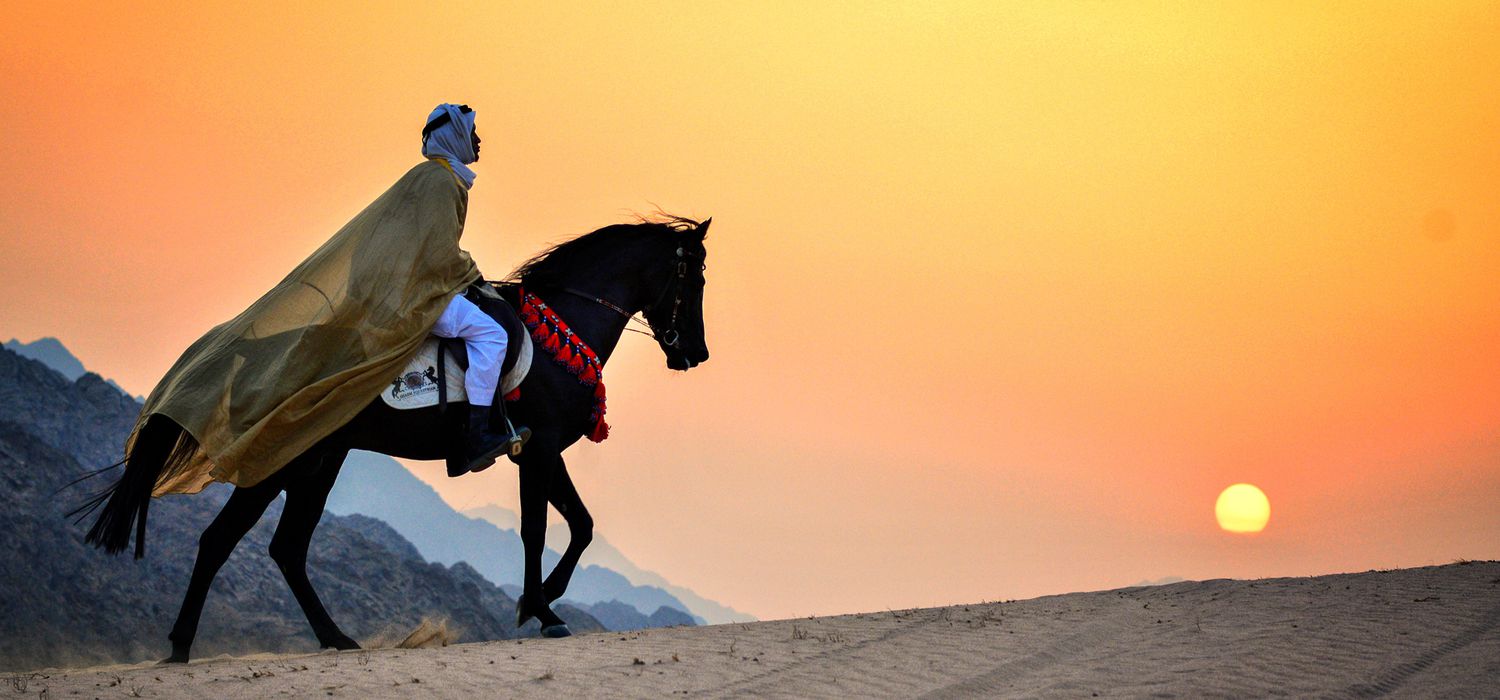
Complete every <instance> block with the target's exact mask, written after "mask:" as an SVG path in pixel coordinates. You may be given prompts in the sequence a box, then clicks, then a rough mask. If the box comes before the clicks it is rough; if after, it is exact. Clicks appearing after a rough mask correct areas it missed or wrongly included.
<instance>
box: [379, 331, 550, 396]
mask: <svg viewBox="0 0 1500 700" xmlns="http://www.w3.org/2000/svg"><path fill="white" fill-rule="evenodd" d="M520 335H521V337H520V341H521V343H522V345H521V351H520V354H519V355H517V356H516V366H515V367H512V368H511V370H510V372H508V373H506V375H505V376H504V377H501V378H500V395H501V396H504V395H505V394H509V393H510V392H512V391H514V390H515V388H516V387H518V386H521V381H522V380H524V379H526V373H527V372H530V371H531V356H532V353H533V351H534V350H533V346H532V341H531V335H530V334H525V333H523V334H520ZM515 340H516V339H514V338H513V339H512V341H513V342H514V341H515ZM443 359H445V360H446V361H447V362H448V367H447V369H446V376H445V377H444V378H445V379H446V380H447V384H448V400H449V401H468V400H469V395H468V392H466V391H464V371H463V370H461V369H459V368H458V365H457V364H455V363H454V362H453V358H451V357H445V358H443ZM437 363H438V339H437V338H436V337H429V338H428V339H427V340H426V341H425V342H423V343H422V349H421V350H419V351H418V352H417V356H416V357H413V358H412V360H411V362H408V363H407V364H406V369H404V370H402V371H401V374H399V375H397V376H396V378H395V379H392V380H391V383H390V384H387V385H386V387H385V389H383V390H381V392H380V398H381V399H384V400H385V404H386V405H387V406H390V407H391V408H397V409H402V410H406V409H412V408H427V407H428V406H436V405H437V404H438V384H437V377H438V374H437V366H438V364H437Z"/></svg>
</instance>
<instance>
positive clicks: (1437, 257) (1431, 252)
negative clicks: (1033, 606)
mask: <svg viewBox="0 0 1500 700" xmlns="http://www.w3.org/2000/svg"><path fill="white" fill-rule="evenodd" d="M993 4H994V3H922V4H920V5H921V7H911V6H908V5H916V3H911V4H905V3H891V4H888V5H887V4H882V3H875V4H873V5H870V4H863V3H854V4H848V3H837V4H835V3H817V4H816V5H817V7H815V8H811V9H810V8H808V7H806V6H805V5H806V4H805V3H784V4H782V3H750V4H748V5H745V6H743V7H727V6H726V7H718V6H717V5H720V4H718V3H710V4H703V3H680V4H662V5H653V6H650V7H647V6H645V5H642V4H638V3H630V4H628V6H626V5H618V4H614V3H610V4H607V5H603V6H600V7H594V8H579V9H572V10H568V9H558V8H548V7H540V6H534V7H525V6H516V7H499V6H497V5H496V4H492V3H483V4H476V5H474V6H471V7H469V8H467V9H464V8H463V7H462V4H461V3H445V4H443V5H441V6H440V7H436V8H434V9H416V8H413V7H402V6H399V5H395V4H386V3H380V4H375V5H370V4H368V3H349V4H346V5H343V6H341V7H340V6H337V5H336V4H335V3H305V4H304V3H285V4H280V5H279V6H273V5H272V4H260V3H256V4H248V5H243V6H239V7H238V8H237V9H205V8H204V7H203V6H202V5H219V3H183V4H182V6H181V7H174V6H172V4H159V5H155V6H154V7H151V8H148V9H141V8H138V7H135V6H134V4H130V5H127V6H122V7H119V8H105V9H100V8H97V7H95V5H94V4H93V3H88V4H78V5H76V6H74V7H71V8H70V7H67V6H65V5H64V4H63V3H32V4H19V5H16V4H12V5H13V6H12V7H8V8H7V10H6V16H7V17H6V21H5V22H4V23H3V24H0V67H3V70H0V127H3V133H4V134H5V139H4V141H3V145H0V236H3V238H0V340H3V339H4V338H9V337H12V336H14V337H18V338H20V339H22V340H32V339H34V338H36V337H38V336H44V335H51V336H57V337H58V338H60V339H62V341H63V342H64V343H66V344H67V345H68V346H69V347H70V348H71V349H72V350H73V351H74V352H75V353H76V354H77V355H78V356H79V357H80V358H81V359H82V360H83V362H84V363H85V364H86V365H87V366H89V367H90V368H91V369H94V370H97V371H99V372H101V373H103V374H105V375H106V376H109V377H112V378H114V379H116V380H117V381H119V382H120V383H121V384H123V385H124V386H125V387H127V388H129V389H130V390H131V391H134V392H139V393H145V392H148V391H149V390H150V388H151V386H152V385H154V383H155V381H156V379H157V378H158V377H159V376H160V375H161V374H162V372H164V371H165V370H166V368H167V367H168V366H169V365H170V364H171V362H172V361H173V360H174V359H176V357H177V355H178V353H180V352H181V351H182V349H184V348H185V347H186V346H187V345H188V344H189V343H190V342H191V341H192V340H194V339H195V338H196V337H197V336H198V335H199V334H201V333H202V332H204V331H205V330H207V329H208V328H209V327H211V326H213V325H215V324H217V323H219V322H221V321H223V320H225V319H227V318H228V317H230V316H232V315H234V314H235V313H237V312H238V311H240V310H241V309H242V308H244V307H245V306H246V305H247V304H248V303H249V302H250V301H252V300H253V299H254V298H255V297H257V296H258V295H259V294H260V293H261V292H263V291H264V290H266V289H268V288H269V287H270V286H271V285H272V284H274V283H275V282H276V281H277V280H279V279H280V278H281V277H282V276H283V275H284V274H285V273H286V272H287V270H289V269H290V268H291V267H292V266H293V265H294V264H296V262H298V261H299V260H301V259H302V258H303V257H304V256H305V255H306V254H307V253H309V252H310V251H311V250H313V249H314V248H315V247H316V246H317V245H318V244H320V243H321V242H322V241H323V240H324V239H325V238H326V237H327V236H328V235H330V234H331V233H332V232H333V231H335V230H336V229H337V228H338V227H339V226H340V225H342V224H343V222H344V221H346V220H347V219H348V218H349V217H351V216H352V215H353V214H354V213H355V212H357V211H358V210H359V209H360V208H362V207H363V206H364V205H365V204H366V203H368V202H369V201H370V200H371V199H373V198H374V197H375V196H376V195H377V194H379V193H380V192H381V191H383V190H384V189H385V188H386V187H387V186H389V184H390V183H391V182H393V181H394V180H395V179H396V178H397V177H399V176H400V174H401V173H403V172H404V171H405V170H406V168H408V167H409V166H410V165H411V164H413V163H414V162H415V161H416V159H417V158H418V157H419V154H418V153H417V148H418V142H419V136H418V131H419V129H420V126H421V123H422V120H423V118H424V117H425V116H426V114H427V112H428V110H430V109H431V107H432V106H433V105H434V104H436V103H438V102H441V101H459V102H466V103H468V104H470V105H473V106H474V107H475V108H476V109H477V110H478V112H479V118H478V122H479V128H480V133H481V134H482V135H483V136H484V140H485V145H484V158H483V160H481V161H480V162H479V163H478V164H477V165H476V170H477V171H478V173H479V179H478V181H477V183H476V185H475V188H474V190H473V192H472V199H471V203H470V209H469V214H470V216H469V222H468V229H467V234H466V237H465V244H466V247H467V248H468V249H469V250H470V251H472V252H473V254H474V256H475V258H476V259H477V260H478V262H479V264H480V267H481V268H482V269H484V270H485V271H486V272H487V273H488V274H489V275H490V276H492V277H498V276H501V275H502V274H503V273H504V272H506V271H507V270H509V269H510V267H511V266H512V265H513V264H514V263H516V262H518V261H519V260H520V259H522V258H523V257H525V256H528V255H530V254H531V253H532V252H534V251H536V250H537V249H539V248H540V247H542V246H544V245H546V244H548V243H549V242H553V241H556V240H559V239H561V238H565V237H568V236H571V235H574V234H577V233H581V232H584V231H587V230H591V229H593V228H596V227H598V226H601V225H604V224H607V223H611V222H615V221H619V220H622V219H624V218H625V217H626V216H627V215H628V214H629V213H630V212H632V211H644V210H649V209H651V208H652V203H655V204H659V205H661V206H662V207H663V208H665V209H667V210H670V211H675V212H679V213H683V214H688V215H694V216H709V215H712V216H713V217H714V227H713V229H714V230H713V234H712V235H711V236H710V240H709V249H710V259H709V264H710V268H709V272H708V279H709V282H710V284H709V287H708V297H707V301H706V303H707V307H708V311H707V322H708V329H709V341H710V348H711V350H712V351H713V359H712V361H710V362H709V363H708V364H707V365H705V366H703V367H701V368H699V369H695V370H693V371H692V372H690V373H688V374H686V375H676V374H673V373H669V372H668V371H667V370H666V369H665V367H664V363H663V361H662V358H661V356H660V353H659V352H658V351H657V350H656V349H655V348H654V347H653V346H652V345H651V344H650V343H649V342H648V341H645V340H643V339H639V338H636V339H634V340H629V339H627V341H626V342H625V343H624V346H623V349H622V351H621V352H620V353H619V354H618V355H616V359H615V360H614V361H613V362H612V363H611V364H610V367H609V371H608V379H609V387H610V397H611V401H610V416H611V423H612V424H613V425H614V427H615V432H614V435H613V436H612V437H611V439H610V440H609V441H608V442H606V443H604V444H603V445H599V446H595V445H584V446H581V447H578V448H575V450H574V451H572V452H570V453H569V455H568V457H569V462H570V465H571V467H570V469H571V471H572V473H573V476H574V479H575V481H576V482H577V483H578V486H579V489H580V492H581V493H582V495H583V497H584V500H585V501H586V502H587V503H588V504H589V506H590V508H591V510H592V511H593V512H594V515H595V519H596V520H597V522H598V527H599V529H600V531H601V532H603V533H604V534H605V535H606V536H607V537H608V538H609V539H610V540H611V541H612V542H613V543H615V544H616V545H617V546H619V547H620V549H621V550H623V551H624V552H626V553H627V554H628V555H630V556H631V557H632V558H634V559H635V560H636V562H637V563H639V564H640V565H641V566H643V567H646V568H650V569H655V570H658V571H660V572H662V573H663V574H665V575H666V576H667V577H668V578H669V579H671V580H673V581H674V582H678V583H681V584H683V585H686V586H689V587H691V588H694V589H695V590H697V591H698V592H700V593H701V594H703V595H705V596H708V597H711V598H715V599H718V600H721V601H723V602H725V603H728V604H730V605H733V606H735V607H738V608H740V609H743V610H746V611H748V612H751V613H753V614H756V615H760V616H763V617H777V616H788V615H806V614H813V613H834V612H849V611H856V610H876V609H884V608H887V607H892V608H894V607H905V606H913V605H929V604H938V603H953V602H962V601H974V600H980V599H997V598H1013V597H1021V596H1031V595H1038V594H1043V593H1052V592H1064V591H1070V590H1079V589H1087V588H1101V587H1112V586H1120V585H1127V584H1131V583H1135V582H1137V581H1140V580H1142V579H1156V578H1160V577H1163V576H1169V575H1175V576H1184V577H1189V578H1208V577H1217V576H1241V577H1243V576H1264V575H1281V574H1309V573H1326V572H1330V571H1338V570H1357V569H1367V568H1372V567H1391V566H1404V565H1416V564H1427V563H1442V562H1447V561H1451V560H1452V559H1455V558H1458V557H1467V558H1495V557H1500V519H1497V518H1496V517H1495V516H1494V513H1493V503H1494V502H1496V501H1497V500H1500V431H1497V428H1500V364H1497V362H1496V355H1497V350H1500V314H1497V313H1496V310H1497V308H1500V282H1497V281H1496V271H1497V270H1500V196H1497V194H1500V91H1497V90H1496V89H1495V88H1496V84H1495V76H1497V75H1500V48H1497V46H1500V44H1497V43H1496V42H1494V41H1493V39H1494V37H1495V36H1497V35H1500V5H1497V4H1495V3H1436V4H1425V3H1410V4H1400V5H1398V4H1394V3H1378V4H1375V5H1374V6H1370V5H1369V4H1367V3H1349V4H1334V3H1318V4H1316V6H1313V5H1311V4H1308V3H1284V4H1278V5H1267V4H1262V3H1239V4H1231V3H1212V4H1210V3H1192V2H1186V3H1151V4H1128V3H1113V4H1097V3H1087V4H1084V3H1078V4H1064V3H1038V4H1036V5H1034V6H1031V7H1023V8H1019V9H1016V8H1008V9H1004V10H997V9H990V7H991V5H993ZM307 5H315V6H316V7H308V6H307ZM372 7H373V8H374V9H370V8H372ZM413 467H414V469H415V471H417V473H418V475H419V476H421V477H423V478H424V479H426V480H428V481H429V482H431V483H433V484H434V485H435V486H436V487H438V489H439V490H440V492H441V493H442V494H443V495H444V497H445V498H447V499H448V500H449V501H450V502H451V503H453V504H454V505H455V506H458V507H471V506H476V505H481V504H483V503H487V502H496V503H499V504H501V505H506V506H509V507H512V508H514V507H515V504H516V495H515V488H516V485H515V478H514V475H513V472H506V471H505V470H503V469H494V470H491V471H489V472H486V473H484V474H481V475H478V476H476V477H471V478H465V479H461V480H457V481H451V482H450V481H445V480H443V479H442V478H441V476H440V466H438V465H436V464H414V465H413ZM343 478H344V479H353V478H358V474H357V473H346V474H345V475H344V476H343ZM1241 481H1244V482H1250V483H1254V484H1256V485H1258V486H1260V487H1261V488H1262V489H1264V490H1265V492H1266V493H1267V495H1268V496H1269V497H1270V500H1271V505H1272V517H1271V524H1270V526H1269V528H1268V529H1267V530H1266V531H1265V532H1264V533H1262V534H1260V535H1256V536H1231V535H1228V534H1226V533H1223V532H1221V531H1219V530H1218V528H1217V526H1216V525H1215V523H1214V519H1213V503H1214V499H1215V497H1216V496H1217V495H1218V492H1219V490H1221V489H1222V488H1224V487H1225V486H1228V485H1229V484H1232V483H1235V482H1241Z"/></svg>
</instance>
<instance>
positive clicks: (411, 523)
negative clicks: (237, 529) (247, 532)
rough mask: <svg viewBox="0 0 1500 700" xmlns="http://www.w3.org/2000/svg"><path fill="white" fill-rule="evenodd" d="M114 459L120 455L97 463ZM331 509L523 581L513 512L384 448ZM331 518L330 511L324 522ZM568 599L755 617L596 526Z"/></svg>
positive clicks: (655, 615)
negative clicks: (649, 564) (635, 558)
mask: <svg viewBox="0 0 1500 700" xmlns="http://www.w3.org/2000/svg"><path fill="white" fill-rule="evenodd" d="M6 347H7V348H9V349H13V350H15V351H16V352H17V353H20V354H23V355H26V356H28V357H31V358H33V359H36V360H38V361H40V362H42V363H43V364H46V365H47V366H48V367H51V368H52V369H54V370H56V371H57V372H59V373H60V374H62V375H63V376H64V377H67V378H69V379H77V378H79V377H81V376H84V373H85V372H86V369H85V368H84V366H83V364H82V363H81V362H79V361H78V359H77V358H76V357H74V356H73V355H72V354H71V353H70V352H68V350H67V348H66V347H64V346H63V344H62V343H61V342H59V341H58V340H57V339H55V338H42V339H39V340H36V341H33V342H31V343H21V342H19V341H17V340H11V341H9V342H8V343H6ZM95 376H97V375H95ZM104 381H106V382H107V380H104ZM110 384H111V385H113V383H110ZM132 418H133V415H132ZM125 429H128V424H127V425H126V427H125ZM112 447H113V445H112ZM114 459H117V457H110V458H109V459H107V460H104V461H101V462H99V463H100V464H106V463H109V462H112V461H114ZM327 511H328V512H329V513H330V514H336V515H344V516H348V515H354V514H359V515H364V516H369V517H370V518H373V519H376V520H379V521H382V522H383V523H384V524H385V525H388V526H389V527H390V528H391V529H392V530H394V532H395V533H399V536H400V537H401V538H404V540H406V541H409V543H410V544H411V545H413V546H414V548H415V550H416V551H417V552H418V553H419V554H420V556H421V557H422V558H424V559H425V560H427V561H432V562H436V563H440V564H446V565H457V564H459V563H460V562H467V564H468V565H469V566H471V567H473V570H475V571H476V572H478V574H479V575H481V576H483V577H484V578H485V579H486V580H488V581H489V582H490V583H493V584H495V585H497V586H501V587H513V586H515V585H517V584H519V583H520V582H521V578H522V565H523V556H522V546H521V541H520V537H519V535H518V534H517V531H518V529H519V520H518V518H517V516H516V514H515V513H513V512H511V511H509V510H506V509H504V508H500V507H498V506H494V505H489V506H483V507H481V508H477V509H473V510H472V511H470V512H468V513H459V512H457V511H455V510H454V509H453V508H451V507H450V506H449V505H448V504H447V503H446V502H445V501H443V500H442V498H441V497H440V496H438V494H437V492H436V491H434V490H433V489H432V488H431V487H430V486H428V485H427V484H425V483H423V482H422V481H421V480H420V479H417V478H416V477H415V476H413V475H412V474H411V473H410V472H409V471H408V470H407V469H406V468H405V467H403V466H401V464H400V463H399V462H397V461H395V460H394V459H391V458H390V457H387V456H385V455H380V454H375V453H370V452H360V451H356V452H352V453H350V456H349V459H348V461H347V462H346V464H345V467H344V470H343V472H342V473H341V475H340V477H339V481H338V484H337V485H336V486H335V487H334V490H333V492H332V493H331V494H330V495H329V499H328V504H327ZM328 520H329V519H328V518H327V517H325V521H324V522H325V523H326V522H328ZM548 542H549V545H551V547H549V549H548V550H547V551H546V552H545V553H544V555H543V565H544V566H545V567H551V566H552V565H553V564H554V563H556V561H557V559H558V556H559V555H558V553H557V550H558V549H561V548H563V547H565V546H566V542H567V529H566V527H560V526H554V527H549V528H548ZM566 602H568V603H571V604H573V605H576V606H577V607H578V608H579V609H580V610H589V609H591V607H590V606H593V605H600V604H607V603H612V602H619V603H624V604H626V606H627V607H628V608H629V609H632V610H634V611H635V614H636V617H632V616H631V615H630V614H629V612H628V611H627V610H626V609H622V608H619V607H614V606H611V607H608V608H605V609H603V610H602V614H603V615H604V616H605V617H606V618H609V620H611V621H613V622H615V623H616V624H614V625H609V626H610V627H611V628H612V629H636V628H640V627H648V626H661V625H665V624H694V623H697V624H703V623H705V622H706V623H711V624H717V623H725V622H745V621H752V620H754V619H755V618H754V617H753V616H750V615H747V614H744V613H741V612H739V611H736V610H734V609H732V608H730V607H728V606H725V605H722V604H720V603H717V602H715V601H712V600H709V599H707V598H704V597H702V596H700V595H698V594H697V593H695V592H693V591H691V590H689V589H687V588H684V587H681V586H675V585H673V584H671V583H670V582H669V581H667V579H666V578H664V577H663V576H661V575H660V574H657V573H655V572H651V571H646V570H644V569H641V568H639V567H637V566H636V565H635V564H634V563H632V562H631V561H630V560H629V559H628V558H627V557H626V556H625V555H624V554H623V553H621V552H620V551H619V550H618V549H616V548H615V547H614V546H613V545H611V544H609V542H608V540H607V539H605V538H604V537H603V536H601V535H600V534H599V533H598V532H596V533H595V535H594V540H593V544H592V545H590V547H589V549H588V550H587V551H586V552H585V554H584V557H583V560H582V562H581V564H580V566H579V568H578V570H577V572H576V573H575V574H574V576H573V579H572V582H571V584H570V586H569V590H568V596H567V598H566ZM663 608H665V610H663ZM601 621H603V620H601Z"/></svg>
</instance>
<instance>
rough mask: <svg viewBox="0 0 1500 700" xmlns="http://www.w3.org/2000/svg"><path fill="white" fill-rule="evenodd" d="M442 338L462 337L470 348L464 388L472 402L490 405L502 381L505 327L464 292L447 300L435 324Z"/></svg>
mask: <svg viewBox="0 0 1500 700" xmlns="http://www.w3.org/2000/svg"><path fill="white" fill-rule="evenodd" d="M432 334H433V335H435V336H438V337H440V338H463V339H464V346H465V347H467V348H468V350H469V371H468V372H466V373H464V392H465V393H467V394H468V395H469V403H470V404H472V405H475V406H488V405H490V404H491V403H493V402H494V398H495V387H497V386H499V385H500V363H501V362H504V361H505V342H506V337H505V329H504V328H502V327H501V326H500V324H499V323H496V322H495V319H493V318H490V317H489V314H486V313H485V312H483V311H480V310H479V307H478V306H475V305H474V302H472V301H469V300H468V299H465V298H464V295H463V294H462V293H460V294H458V295H456V296H454V297H453V299H452V300H450V301H449V302H448V308H446V309H443V315H442V316H439V317H438V321H437V324H436V325H434V326H433V327H432Z"/></svg>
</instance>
